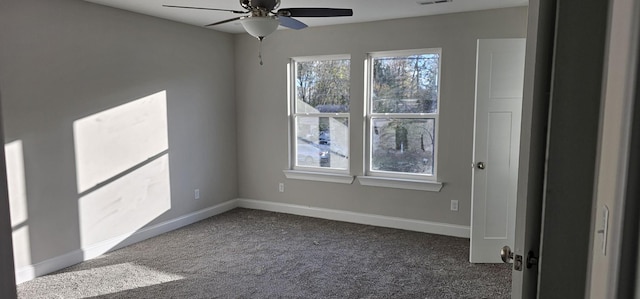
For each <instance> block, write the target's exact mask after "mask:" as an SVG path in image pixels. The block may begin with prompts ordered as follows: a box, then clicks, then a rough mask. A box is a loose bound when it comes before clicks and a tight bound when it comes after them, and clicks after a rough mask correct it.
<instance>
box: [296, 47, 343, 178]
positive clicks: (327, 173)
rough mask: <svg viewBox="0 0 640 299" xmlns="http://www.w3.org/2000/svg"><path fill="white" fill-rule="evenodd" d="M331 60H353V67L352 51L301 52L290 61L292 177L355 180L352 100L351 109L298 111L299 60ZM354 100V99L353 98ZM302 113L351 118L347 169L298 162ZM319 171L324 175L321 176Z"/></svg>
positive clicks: (307, 115) (306, 115)
mask: <svg viewBox="0 0 640 299" xmlns="http://www.w3.org/2000/svg"><path fill="white" fill-rule="evenodd" d="M328 60H349V68H350V69H351V67H352V61H351V55H349V54H337V55H316V56H300V57H291V58H290V59H289V65H288V78H287V84H288V87H287V90H288V105H287V109H288V115H289V119H288V122H289V170H287V171H285V174H286V176H287V177H288V178H294V179H303V180H318V181H328V182H338V183H340V182H344V183H349V184H350V183H351V182H352V181H353V176H349V174H350V172H351V159H350V158H351V147H350V143H351V103H349V112H319V113H309V112H300V113H299V112H297V110H296V108H297V106H296V105H297V101H296V100H297V99H296V97H297V94H296V80H297V63H298V62H308V61H328ZM351 82H352V81H351V70H350V71H349V89H351ZM350 101H351V99H350ZM299 117H328V118H333V117H336V118H346V120H347V132H346V139H347V144H346V147H347V148H346V149H347V152H348V155H347V167H346V168H345V169H340V168H332V167H321V166H319V167H316V166H304V165H302V166H300V165H298V157H297V156H298V153H297V145H298V123H297V119H298V118H299ZM317 175H322V176H321V177H318V176H317Z"/></svg>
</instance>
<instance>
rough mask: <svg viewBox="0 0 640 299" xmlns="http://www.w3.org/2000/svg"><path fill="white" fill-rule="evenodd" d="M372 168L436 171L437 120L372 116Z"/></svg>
mask: <svg viewBox="0 0 640 299" xmlns="http://www.w3.org/2000/svg"><path fill="white" fill-rule="evenodd" d="M372 125H373V128H372V134H371V135H372V136H371V149H372V154H371V157H372V161H371V170H377V171H391V172H401V173H413V174H428V175H432V174H433V160H434V155H433V153H434V143H435V120H434V119H433V118H428V119H376V118H374V119H373V120H372Z"/></svg>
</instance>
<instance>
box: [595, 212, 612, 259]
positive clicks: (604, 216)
mask: <svg viewBox="0 0 640 299" xmlns="http://www.w3.org/2000/svg"><path fill="white" fill-rule="evenodd" d="M608 232H609V207H607V206H606V205H604V206H602V211H601V212H600V221H599V224H598V228H597V230H596V233H597V234H598V235H601V236H602V238H601V240H602V255H607V235H608Z"/></svg>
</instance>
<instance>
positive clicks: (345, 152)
mask: <svg viewBox="0 0 640 299" xmlns="http://www.w3.org/2000/svg"><path fill="white" fill-rule="evenodd" d="M296 127H297V131H296V135H297V136H296V156H297V159H296V161H297V162H296V165H297V166H311V167H328V168H335V169H347V168H348V166H349V119H348V118H347V117H311V116H301V117H296Z"/></svg>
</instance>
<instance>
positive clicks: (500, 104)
mask: <svg viewBox="0 0 640 299" xmlns="http://www.w3.org/2000/svg"><path fill="white" fill-rule="evenodd" d="M524 55H525V39H524V38H520V39H481V40H478V49H477V69H476V105H475V107H476V108H475V127H474V149H473V165H474V168H473V174H472V200H471V202H472V209H471V250H470V257H469V259H470V261H471V262H472V263H501V262H502V260H501V258H500V249H501V248H502V247H503V246H505V245H506V246H510V248H513V245H514V235H515V217H516V197H517V185H518V159H519V149H520V120H521V114H522V94H523V89H522V87H523V82H524Z"/></svg>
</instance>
